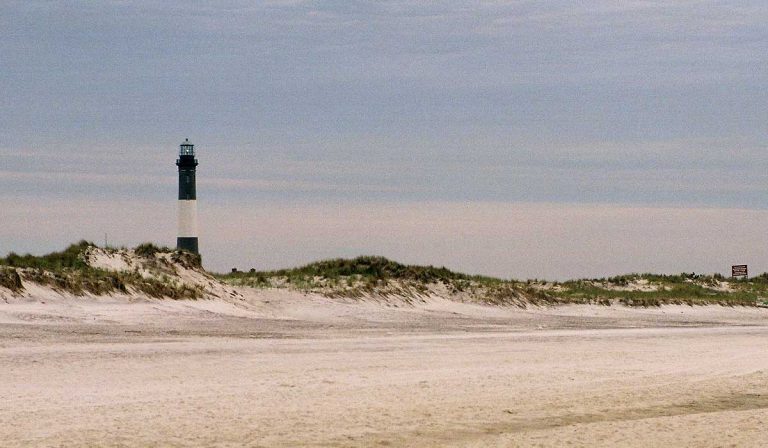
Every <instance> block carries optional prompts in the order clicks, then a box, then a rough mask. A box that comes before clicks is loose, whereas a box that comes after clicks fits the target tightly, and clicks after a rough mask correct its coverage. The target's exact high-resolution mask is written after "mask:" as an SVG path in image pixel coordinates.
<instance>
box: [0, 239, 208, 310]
mask: <svg viewBox="0 0 768 448" xmlns="http://www.w3.org/2000/svg"><path fill="white" fill-rule="evenodd" d="M91 247H96V245H94V244H93V243H90V242H88V241H85V240H83V241H80V242H78V243H76V244H72V245H70V246H68V247H67V248H65V249H64V250H62V251H59V252H51V253H49V254H45V255H31V254H25V255H19V254H16V253H13V252H11V253H9V254H8V255H7V256H5V257H3V258H0V286H2V287H5V288H7V289H9V290H11V291H12V292H14V293H20V292H21V291H23V290H24V282H33V283H37V284H40V285H45V286H49V287H51V288H53V289H54V290H57V291H61V292H68V293H71V294H73V295H84V294H93V295H107V294H112V293H123V294H130V293H132V292H138V293H142V294H145V295H147V296H149V297H155V298H171V299H177V300H179V299H197V298H199V297H201V296H202V291H200V290H199V288H194V287H191V286H188V285H184V284H183V283H181V282H179V281H175V280H174V279H172V278H170V277H167V276H162V277H153V276H143V275H141V274H139V273H138V272H114V271H108V270H104V269H98V268H94V267H91V266H89V265H88V263H87V262H86V260H85V253H86V251H87V250H88V249H89V248H91ZM111 250H114V249H111ZM137 250H139V251H140V252H141V254H140V256H142V257H145V258H147V259H154V257H155V254H157V253H161V252H165V251H168V252H171V253H172V255H171V257H172V259H173V260H174V261H176V262H179V263H182V264H185V265H197V266H199V260H200V258H199V256H197V255H196V254H188V253H177V252H175V251H172V250H171V249H168V248H162V247H157V246H154V245H153V244H151V243H145V244H142V245H140V246H138V248H137Z"/></svg>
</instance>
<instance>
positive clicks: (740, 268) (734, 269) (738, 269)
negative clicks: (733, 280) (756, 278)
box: [731, 264, 749, 277]
mask: <svg viewBox="0 0 768 448" xmlns="http://www.w3.org/2000/svg"><path fill="white" fill-rule="evenodd" d="M731 277H749V276H748V275H747V265H746V264H737V265H734V266H731Z"/></svg>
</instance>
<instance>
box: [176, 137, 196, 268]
mask: <svg viewBox="0 0 768 448" xmlns="http://www.w3.org/2000/svg"><path fill="white" fill-rule="evenodd" d="M176 166H178V167H179V233H178V236H177V238H176V249H178V250H186V251H189V252H194V253H198V248H197V194H196V191H195V170H196V169H197V159H196V158H195V145H193V144H192V143H191V142H190V141H189V139H184V142H183V143H182V144H181V146H180V149H179V158H178V159H176Z"/></svg>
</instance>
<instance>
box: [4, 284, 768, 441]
mask: <svg viewBox="0 0 768 448" xmlns="http://www.w3.org/2000/svg"><path fill="white" fill-rule="evenodd" d="M241 292H242V297H238V298H237V299H232V300H200V301H169V300H165V301H163V300H138V301H137V300H135V299H131V298H121V297H115V298H111V299H103V298H102V299H96V298H73V297H63V296H62V297H59V298H56V297H50V296H49V297H47V298H46V300H36V299H29V298H28V299H25V300H16V301H14V300H8V301H7V302H8V303H0V374H1V375H2V381H1V382H0V396H2V397H3V400H2V405H0V440H2V441H3V443H2V445H3V446H9V447H14V446H97V445H98V446H253V447H280V446H284V447H290V446H328V447H355V446H424V447H444V446H456V447H486V446H500V447H504V446H712V447H716V446H717V447H720V446H765V444H766V443H768V430H766V429H765V428H764V424H765V423H764V420H765V418H766V417H768V413H766V411H765V408H766V407H768V350H765V343H766V341H767V340H768V326H765V325H764V322H766V318H768V312H766V311H765V310H763V309H755V308H738V307H737V308H726V307H719V306H712V307H689V306H665V307H661V308H652V309H642V308H639V309H630V308H624V307H600V306H566V307H556V308H529V309H525V310H524V309H519V308H494V307H484V306H478V305H468V304H457V303H453V302H448V301H442V300H439V299H435V300H428V301H425V302H424V303H419V304H416V305H414V306H402V305H400V306H397V307H396V306H394V304H382V303H370V302H362V303H354V302H347V303H344V302H339V301H331V300H328V299H324V298H322V297H319V296H312V295H303V294H300V293H296V292H287V291H277V290H273V291H270V290H266V291H256V290H242V291H241ZM43 302H44V303H43Z"/></svg>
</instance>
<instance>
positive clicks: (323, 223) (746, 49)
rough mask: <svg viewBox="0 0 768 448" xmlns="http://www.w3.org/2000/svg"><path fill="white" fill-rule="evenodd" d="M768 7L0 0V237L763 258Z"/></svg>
mask: <svg viewBox="0 0 768 448" xmlns="http://www.w3.org/2000/svg"><path fill="white" fill-rule="evenodd" d="M766 23H768V4H766V3H765V1H764V0H760V1H756V0H745V1H727V0H725V1H708V0H678V1H674V2H668V1H650V0H648V1H621V2H617V1H613V0H612V1H601V0H585V1H580V2H574V1H559V0H553V1H503V0H499V1H487V2H482V1H480V2H465V1H462V0H450V1H440V0H434V1H424V0H422V1H354V0H346V1H301V0H274V1H262V2H258V1H216V2H200V1H196V2H186V1H175V0H162V1H160V0H157V1H100V2H92V1H34V0H25V1H9V0H6V1H3V2H0V37H1V39H0V92H2V95H0V222H1V223H2V224H3V225H2V226H0V227H2V228H1V229H0V253H7V252H9V251H16V252H32V253H45V252H48V251H51V250H57V249H60V248H62V247H64V246H66V245H67V244H69V243H71V242H74V241H77V240H79V239H82V238H86V239H90V240H93V241H95V242H97V243H103V241H104V234H105V233H106V234H107V239H108V242H109V243H110V244H115V245H134V244H137V243H140V242H143V241H154V242H157V243H160V244H167V245H173V244H174V243H175V231H176V223H175V220H176V212H175V207H176V203H175V202H176V191H175V189H176V166H175V164H174V162H175V158H176V153H177V151H178V144H179V143H180V142H181V141H182V140H183V139H184V138H189V139H190V140H191V141H193V142H194V143H195V144H196V149H197V154H198V159H199V160H200V166H199V167H198V202H199V213H200V223H201V226H200V238H201V239H200V246H201V251H202V253H203V259H204V264H205V265H206V267H208V268H209V269H213V270H219V271H224V270H229V269H230V268H231V267H239V268H240V269H246V268H250V267H254V268H256V269H271V268H279V267H286V266H292V265H296V264H301V263H307V262H311V261H313V260H316V259H318V258H332V257H339V256H345V257H346V256H354V255H360V254H378V255H384V256H388V257H391V258H394V259H397V260H399V261H403V262H407V263H426V264H435V265H445V266H447V267H450V268H453V269H457V270H462V271H466V272H471V273H484V274H490V275H496V276H501V277H505V278H508V277H514V278H532V277H537V278H550V279H566V278H574V277H581V276H590V277H602V276H604V275H612V274H620V273H626V272H638V271H655V272H669V273H676V272H681V271H687V272H690V271H696V272H727V269H728V268H729V267H730V265H731V264H739V263H749V264H750V265H751V269H752V271H753V272H762V271H768V253H765V251H763V250H760V249H761V248H762V247H768V236H765V235H764V234H765V232H763V229H766V228H767V227H768V195H766V194H765V192H766V190H768V178H767V177H766V176H767V175H768V151H767V150H768V89H765V86H766V84H768V82H767V81H768V57H766V55H765V48H768V27H767V26H766V25H765V24H766Z"/></svg>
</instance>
